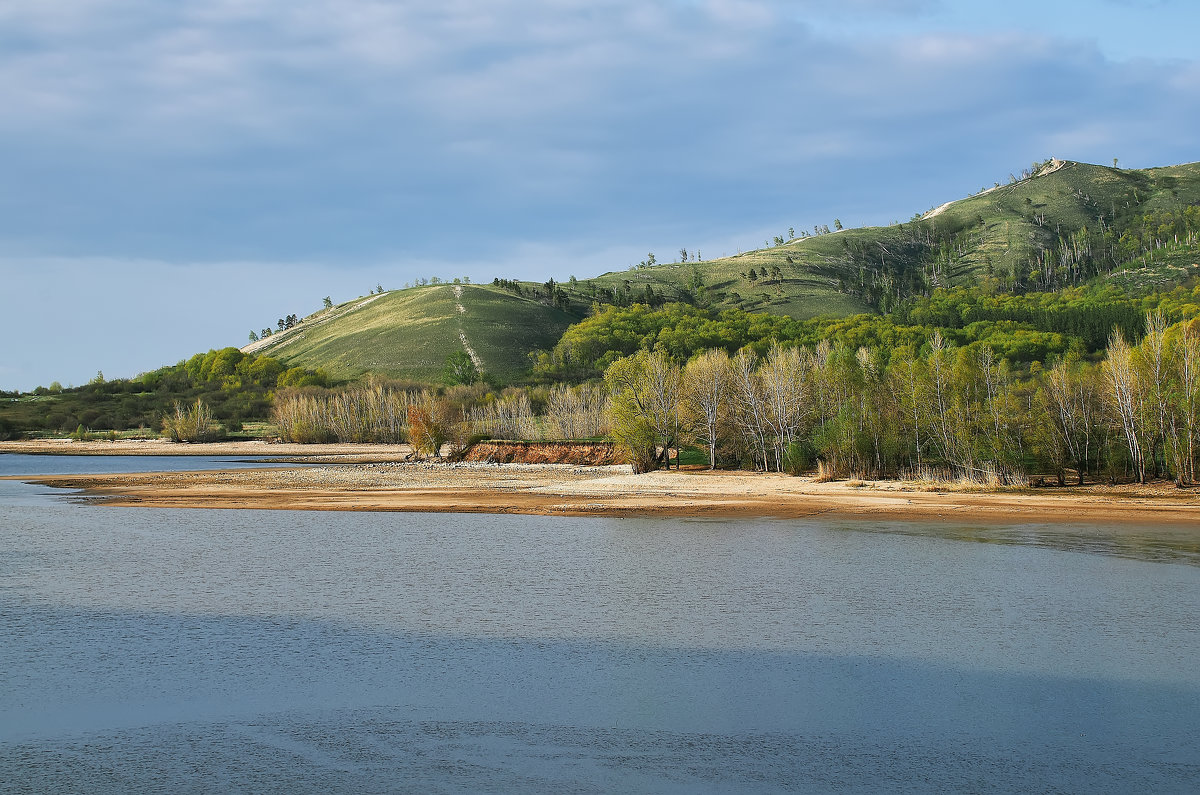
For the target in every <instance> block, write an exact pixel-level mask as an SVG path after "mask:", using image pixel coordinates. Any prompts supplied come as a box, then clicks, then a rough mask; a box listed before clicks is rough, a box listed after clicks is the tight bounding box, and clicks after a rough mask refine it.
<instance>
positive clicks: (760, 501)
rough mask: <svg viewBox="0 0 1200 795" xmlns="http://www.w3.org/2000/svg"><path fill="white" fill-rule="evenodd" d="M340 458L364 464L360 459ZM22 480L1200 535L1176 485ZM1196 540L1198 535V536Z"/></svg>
mask: <svg viewBox="0 0 1200 795" xmlns="http://www.w3.org/2000/svg"><path fill="white" fill-rule="evenodd" d="M270 447H272V448H275V447H279V446H277V445H270ZM240 449H241V448H239V450H240ZM308 449H309V451H312V449H313V448H308ZM320 452H321V455H322V456H330V455H335V454H334V453H331V452H329V451H327V450H321V451H320ZM241 454H246V453H244V452H242V453H241ZM339 454H340V455H354V454H355V451H353V450H351V451H345V450H343V451H342V452H341V453H339ZM20 479H21V480H28V481H37V482H40V483H44V484H47V485H52V486H57V487H62V488H71V489H81V490H83V494H84V495H85V496H88V497H91V498H94V499H96V500H98V501H100V502H103V503H104V504H108V505H120V506H148V507H168V508H260V509H290V510H346V511H430V512H474V513H525V514H560V515H600V516H689V517H704V516H709V517H751V516H763V517H782V518H794V517H811V516H818V515H829V516H841V517H858V518H870V517H875V518H897V519H929V520H945V521H968V520H969V521H1000V522H1014V521H1015V522H1091V523H1096V524H1121V523H1137V524H1146V523H1156V524H1176V525H1193V526H1195V527H1197V528H1200V492H1197V491H1196V490H1191V489H1175V488H1174V487H1173V486H1170V485H1169V484H1160V485H1154V486H1144V487H1137V486H1124V487H1088V488H1082V489H1074V488H1063V489H1058V488H1047V489H1030V490H1021V491H1006V492H975V491H944V490H943V491H933V490H930V487H929V486H928V485H922V484H917V483H907V482H897V481H877V482H860V481H851V482H845V481H843V482H831V483H817V482H814V481H813V480H812V479H811V478H804V477H789V476H786V475H775V474H763V473H749V472H708V471H684V472H678V471H671V472H654V473H650V474H646V475H633V474H631V473H630V471H629V468H628V467H627V466H616V467H577V466H571V465H563V464H541V465H537V464H504V465H493V464H470V463H462V464H444V463H367V464H354V465H343V464H339V465H322V466H310V467H304V468H284V469H258V470H254V469H244V470H234V471H222V472H156V473H139V474H125V475H70V476H62V475H56V476H42V477H37V478H33V477H22V478H20ZM1196 532H1197V534H1198V535H1200V529H1198V530H1197V531H1196Z"/></svg>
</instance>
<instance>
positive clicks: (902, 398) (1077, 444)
mask: <svg viewBox="0 0 1200 795" xmlns="http://www.w3.org/2000/svg"><path fill="white" fill-rule="evenodd" d="M1144 323H1145V327H1146V333H1145V335H1144V336H1143V338H1142V339H1141V341H1140V342H1138V343H1137V344H1132V343H1131V342H1129V341H1128V340H1127V339H1126V337H1125V335H1124V334H1123V333H1122V332H1121V331H1120V330H1119V329H1115V330H1114V331H1113V332H1112V335H1111V337H1110V339H1109V343H1108V345H1107V348H1106V349H1105V351H1104V353H1103V357H1102V358H1101V359H1100V360H1099V361H1098V362H1095V363H1093V362H1089V361H1087V360H1085V359H1083V358H1082V357H1080V356H1079V355H1078V353H1077V352H1072V353H1068V354H1067V355H1064V356H1061V357H1057V358H1055V359H1054V360H1052V361H1051V362H1050V363H1049V365H1048V366H1045V367H1043V366H1041V365H1040V364H1039V365H1038V366H1035V367H1033V368H1031V369H1030V370H1029V371H1028V372H1027V373H1026V374H1023V375H1022V374H1021V373H1019V372H1018V371H1016V370H1014V368H1012V367H1011V366H1010V365H1009V364H1008V363H1007V362H1006V361H1004V360H1003V359H1001V358H999V357H998V356H997V355H996V353H995V351H994V350H993V349H992V347H991V346H990V345H988V344H986V343H983V342H973V343H970V344H968V345H964V346H958V345H955V344H954V343H952V342H950V341H948V340H947V339H946V338H945V337H943V336H942V334H941V332H940V331H934V332H933V334H932V335H931V336H930V337H929V338H928V339H927V340H925V341H924V342H923V344H921V345H920V346H914V345H911V344H904V345H901V346H899V347H897V348H895V349H892V350H885V349H882V348H868V347H857V348H853V347H850V346H846V345H842V344H837V345H835V344H831V343H830V342H829V341H828V340H823V341H821V342H820V343H818V344H817V345H816V346H815V347H811V348H809V347H802V346H795V345H787V344H783V343H780V342H778V341H775V342H773V343H772V344H771V346H770V347H769V349H768V350H767V351H766V353H765V355H759V354H758V353H756V352H755V351H754V350H753V349H751V348H743V349H741V350H739V351H737V352H736V353H733V354H730V353H729V352H727V351H725V350H723V349H720V348H716V349H710V350H706V351H703V352H700V353H698V354H697V355H695V356H693V357H692V358H691V359H689V360H687V361H686V362H685V363H683V364H680V363H679V362H678V361H677V360H675V359H673V358H672V357H671V356H670V355H669V354H668V353H667V352H666V351H664V350H662V349H656V350H645V349H643V350H639V351H638V352H636V353H635V354H633V355H632V356H627V357H623V358H620V359H618V360H617V361H614V362H613V363H612V364H611V365H609V367H608V368H607V370H606V371H605V375H604V380H605V383H606V384H607V386H608V388H609V391H610V401H611V409H610V417H611V422H612V431H611V433H612V436H613V438H614V439H615V440H616V441H617V442H618V443H620V444H621V445H622V446H623V447H624V448H625V449H626V450H627V451H628V453H629V456H630V459H631V463H632V464H633V466H634V469H635V470H636V471H639V472H644V471H647V470H650V469H654V468H656V467H659V466H662V465H664V464H667V463H669V460H670V451H671V450H672V448H678V447H680V446H682V445H685V444H689V443H693V442H694V443H699V444H701V445H702V446H703V447H704V448H706V450H707V451H708V456H709V464H710V466H714V467H715V466H718V465H722V466H742V467H748V468H750V467H752V468H756V469H760V470H771V471H781V472H793V473H795V472H800V471H804V470H808V469H811V468H813V467H816V468H817V469H818V473H819V474H820V475H821V476H823V477H847V476H851V475H858V476H871V477H896V476H902V477H914V476H916V477H924V476H930V475H933V476H937V477H939V478H961V479H969V480H972V481H977V482H981V483H986V484H992V485H995V484H1013V483H1019V482H1022V481H1024V480H1025V478H1026V477H1027V476H1028V473H1031V472H1032V473H1038V474H1048V475H1050V476H1051V477H1053V478H1055V479H1057V480H1058V482H1059V483H1065V482H1066V481H1067V479H1068V476H1071V477H1073V478H1074V479H1076V480H1077V481H1078V482H1083V480H1084V478H1085V477H1088V476H1091V477H1098V478H1106V479H1110V480H1115V479H1118V478H1132V479H1134V480H1137V481H1138V482H1143V481H1145V480H1146V479H1147V478H1149V477H1169V478H1172V479H1174V480H1175V481H1176V482H1177V483H1178V484H1180V485H1184V484H1191V483H1194V482H1195V478H1196V459H1197V445H1198V444H1200V321H1189V322H1180V323H1176V324H1169V323H1168V322H1167V319H1166V316H1165V315H1164V314H1163V313H1162V312H1161V311H1155V312H1151V313H1149V314H1148V315H1147V316H1146V318H1145V320H1144Z"/></svg>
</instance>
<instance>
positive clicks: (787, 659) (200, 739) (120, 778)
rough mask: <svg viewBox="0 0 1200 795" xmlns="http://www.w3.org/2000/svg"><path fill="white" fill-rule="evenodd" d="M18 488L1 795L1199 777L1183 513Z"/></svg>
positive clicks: (13, 510)
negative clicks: (498, 511) (285, 501)
mask: <svg viewBox="0 0 1200 795" xmlns="http://www.w3.org/2000/svg"><path fill="white" fill-rule="evenodd" d="M3 485H4V484H0V486H3ZM11 487H12V488H11V490H9V491H3V489H0V782H3V785H0V790H3V791H6V792H7V791H15V792H128V791H138V792H178V791H203V792H237V791H241V792H315V791H320V792H325V793H328V792H389V791H397V790H400V791H418V792H476V791H509V790H516V791H534V792H612V791H621V792H624V791H649V792H681V793H682V792H688V793H690V792H730V791H739V792H743V791H748V792H779V791H797V790H799V791H834V790H836V791H844V790H851V791H880V790H884V791H895V790H909V791H931V790H932V791H946V790H952V791H980V790H990V791H1075V792H1096V791H1101V792H1103V791H1108V792H1131V791H1155V792H1171V791H1178V792H1187V791H1191V790H1193V789H1194V784H1195V782H1196V781H1197V780H1200V685H1197V682H1196V677H1195V666H1196V660H1197V659H1200V629H1198V628H1200V566H1197V565H1196V555H1195V550H1194V548H1192V547H1189V546H1188V545H1187V543H1190V542H1187V543H1182V544H1181V543H1179V542H1180V540H1186V533H1183V532H1178V531H1177V529H1171V528H1167V529H1163V528H1147V529H1146V530H1145V531H1144V532H1143V531H1142V530H1141V529H1138V530H1135V531H1129V530H1127V529H1124V528H1110V529H1104V528H1098V529H1096V530H1095V531H1091V530H1089V529H1088V528H1084V527H1082V526H1076V527H1048V526H1029V525H1026V526H1021V527H1011V526H1010V527H983V528H966V527H958V528H953V527H950V528H947V527H929V526H921V525H906V524H903V523H897V522H888V523H885V524H872V523H866V522H840V521H839V522H825V521H817V520H807V521H745V522H715V521H668V520H617V519H596V518H561V517H524V516H475V515H471V516H464V515H438V516H431V515H410V514H402V513H374V514H372V513H323V512H287V511H190V510H175V511H172V510H153V509H121V508H111V507H97V506H89V505H74V504H70V503H69V502H67V501H65V500H62V499H58V500H43V499H40V498H39V499H38V500H27V499H26V498H25V497H24V496H22V495H27V494H29V493H31V492H30V489H29V487H26V486H24V485H22V484H19V483H13V484H11ZM1097 539H1099V540H1097ZM963 540H969V541H973V542H976V543H961V541H963ZM1080 553H1084V554H1080ZM1178 564H1186V565H1178ZM6 788H7V789H6Z"/></svg>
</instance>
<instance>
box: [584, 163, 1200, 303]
mask: <svg viewBox="0 0 1200 795" xmlns="http://www.w3.org/2000/svg"><path fill="white" fill-rule="evenodd" d="M1196 204H1200V163H1191V164H1186V165H1179V166H1170V167H1166V168H1156V169H1146V170H1131V169H1116V168H1109V167H1106V166H1096V165H1088V164H1085V163H1076V162H1070V161H1059V160H1052V161H1048V162H1047V163H1045V164H1043V165H1042V166H1041V168H1039V169H1038V170H1037V171H1036V172H1035V173H1033V174H1032V175H1030V176H1029V177H1027V178H1025V179H1020V180H1017V181H1015V182H1013V183H1010V184H1008V185H1001V186H997V187H995V188H992V189H990V190H987V191H984V192H981V193H979V194H976V195H974V196H971V197H967V198H965V199H961V200H958V201H954V202H949V203H947V204H945V205H942V206H941V207H939V208H937V209H936V210H932V211H930V212H928V213H925V214H924V215H922V216H914V217H913V219H912V220H910V221H907V222H905V223H900V224H894V225H891V226H886V227H863V228H858V229H845V230H842V231H836V232H833V233H831V234H822V235H816V236H810V237H802V238H797V239H793V240H790V241H785V242H783V243H782V244H780V245H776V246H773V247H771V248H766V249H760V250H756V251H749V252H746V253H743V254H738V255H737V256H734V257H728V258H724V259H718V260H709V261H705V262H695V263H693V262H689V263H675V264H663V265H656V266H652V267H646V268H638V269H635V270H629V271H619V272H611V273H606V274H604V275H602V276H599V277H597V278H596V279H594V280H589V281H590V282H591V283H593V284H595V285H598V286H601V287H604V288H607V289H610V290H613V291H614V293H615V294H617V295H621V294H628V295H631V296H633V300H637V296H639V295H641V294H642V293H643V292H644V290H645V288H646V287H647V286H650V287H651V288H652V289H654V290H655V291H658V292H661V293H662V294H663V295H664V296H665V297H666V298H667V300H697V299H699V300H701V301H705V300H707V301H708V302H710V303H712V304H714V305H716V306H738V307H741V308H743V309H747V310H750V311H764V312H772V313H775V314H785V315H791V316H793V317H797V318H808V317H813V316H816V315H846V314H852V313H855V312H861V311H867V310H868V309H886V308H887V307H888V306H890V305H892V304H893V303H894V302H895V301H897V300H900V299H902V298H904V297H906V296H909V295H914V294H921V293H924V292H927V291H928V290H930V289H933V288H935V287H947V286H954V285H958V284H963V283H978V282H981V281H983V280H987V279H992V280H995V281H996V283H997V285H998V286H999V287H1000V288H1001V289H1014V288H1016V289H1056V288H1058V287H1062V286H1066V285H1067V284H1073V283H1079V281H1081V280H1086V279H1087V278H1091V276H1092V275H1094V274H1092V273H1089V272H1087V271H1086V270H1084V269H1082V268H1077V269H1076V271H1077V272H1073V271H1070V268H1069V267H1068V268H1067V270H1068V272H1066V273H1060V272H1058V270H1061V269H1062V267H1063V250H1064V247H1070V246H1072V245H1080V241H1081V237H1080V236H1081V230H1084V229H1087V230H1088V233H1089V235H1090V237H1091V238H1092V240H1090V241H1089V244H1090V248H1091V249H1092V250H1091V255H1092V259H1098V258H1099V255H1100V254H1101V253H1103V252H1100V251H1096V250H1094V249H1096V248H1097V246H1099V244H1100V242H1102V238H1103V236H1104V233H1105V232H1106V231H1107V230H1115V234H1114V235H1113V237H1114V238H1119V236H1120V234H1121V232H1122V231H1124V230H1126V229H1128V228H1131V227H1133V228H1136V227H1138V226H1139V225H1142V224H1143V219H1144V218H1145V217H1146V216H1147V215H1152V214H1156V213H1163V212H1170V211H1175V212H1180V211H1182V210H1183V209H1184V208H1186V207H1188V206H1191V205H1196ZM1072 235H1075V236H1076V237H1075V239H1072ZM1161 243H1162V246H1161V247H1156V248H1155V249H1154V252H1153V254H1152V255H1150V256H1145V255H1139V254H1138V253H1137V252H1135V251H1133V250H1126V251H1122V250H1121V249H1120V247H1119V246H1118V245H1117V241H1116V240H1114V241H1112V242H1111V243H1110V245H1112V246H1113V247H1114V249H1115V250H1114V251H1112V252H1108V254H1110V255H1111V259H1114V260H1117V261H1121V260H1137V259H1139V257H1140V258H1141V260H1142V261H1141V262H1139V263H1138V266H1139V267H1141V266H1145V265H1150V264H1152V263H1157V264H1158V265H1159V266H1173V267H1175V268H1179V267H1181V266H1183V267H1186V266H1187V265H1190V264H1191V263H1194V262H1196V261H1197V246H1196V245H1195V244H1194V243H1187V242H1176V241H1174V240H1173V239H1172V240H1169V241H1167V240H1164V241H1161ZM1070 253H1071V252H1069V251H1068V258H1069V255H1070ZM764 269H765V270H766V272H767V274H768V278H765V279H764V278H763V275H762V274H763V272H764ZM775 269H778V276H777V277H776V275H775ZM1056 269H1057V270H1056ZM752 270H753V271H754V272H755V274H756V276H757V278H754V279H751V278H750V275H749V274H750V272H751V271H752ZM1161 271H1162V268H1161V267H1159V268H1157V269H1155V272H1156V273H1157V274H1158V276H1159V277H1163V278H1166V277H1169V276H1170V275H1171V274H1169V273H1167V274H1163V273H1162V272H1161ZM1035 272H1036V273H1037V275H1036V276H1033V275H1031V274H1034V273H1035ZM1152 275H1153V274H1144V276H1146V277H1147V278H1150V277H1152ZM698 285H702V287H700V286H698ZM585 286H586V283H585Z"/></svg>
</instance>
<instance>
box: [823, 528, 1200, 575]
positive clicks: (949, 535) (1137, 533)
mask: <svg viewBox="0 0 1200 795" xmlns="http://www.w3.org/2000/svg"><path fill="white" fill-rule="evenodd" d="M833 524H834V526H836V527H841V528H844V529H847V530H851V531H853V532H868V533H891V534H900V535H910V536H922V537H934V538H944V539H950V540H954V541H971V542H974V543H978V544H1011V545H1015V546H1033V547H1044V548H1046V549H1055V550H1062V551H1065V552H1083V553H1086V554H1090V555H1111V556H1113V557H1118V558H1128V559H1130V560H1144V561H1148V562H1150V563H1184V564H1187V565H1189V566H1200V528H1197V527H1196V526H1195V525H1186V526H1183V525H1171V524H1155V525H1144V526H1136V525H1133V526H1131V525H1128V524H1120V525H1115V524H1114V525H1106V524H1103V523H1098V524H1071V523H1054V524H1037V523H1030V524H1020V525H963V524H956V523H952V522H944V523H926V524H921V523H918V522H846V521H843V522H835V523H833Z"/></svg>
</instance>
